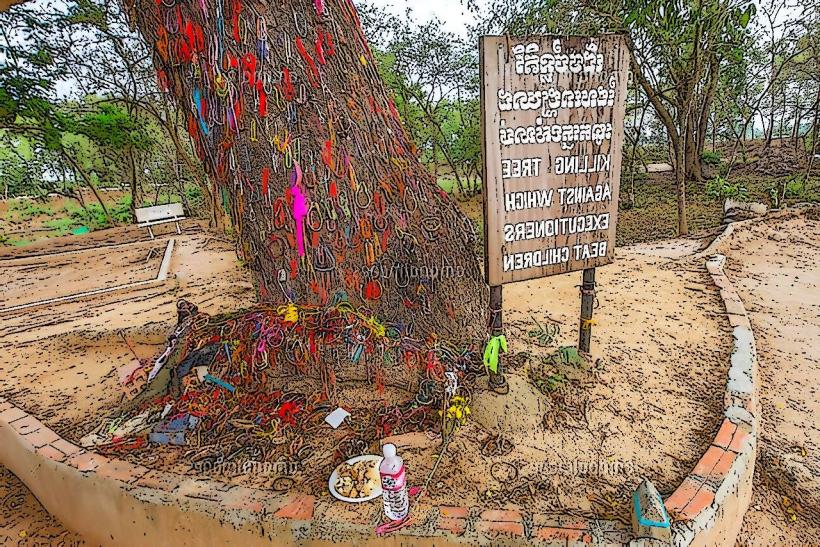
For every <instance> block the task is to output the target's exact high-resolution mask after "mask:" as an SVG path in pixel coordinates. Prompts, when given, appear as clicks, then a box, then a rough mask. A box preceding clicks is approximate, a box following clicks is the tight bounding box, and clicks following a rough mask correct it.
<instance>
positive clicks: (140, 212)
mask: <svg viewBox="0 0 820 547" xmlns="http://www.w3.org/2000/svg"><path fill="white" fill-rule="evenodd" d="M134 214H135V215H136V216H137V226H139V227H145V228H148V233H149V234H150V235H151V239H154V231H153V230H151V226H154V225H156V224H164V223H166V222H175V223H176V225H177V233H178V234H181V233H182V231H181V230H180V229H179V221H180V220H184V219H185V211H184V210H183V209H182V204H181V203H169V204H167V205H155V206H153V207H140V208H139V209H136V210H135V211H134Z"/></svg>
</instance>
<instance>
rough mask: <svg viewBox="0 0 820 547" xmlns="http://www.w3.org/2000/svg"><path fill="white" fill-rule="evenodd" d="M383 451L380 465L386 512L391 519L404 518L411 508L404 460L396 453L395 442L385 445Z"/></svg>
mask: <svg viewBox="0 0 820 547" xmlns="http://www.w3.org/2000/svg"><path fill="white" fill-rule="evenodd" d="M382 451H383V452H384V459H383V460H382V463H381V465H380V466H379V475H381V479H382V501H383V502H384V514H385V515H387V518H389V519H390V520H403V519H404V518H405V517H407V513H408V512H409V510H410V499H409V496H408V495H407V479H406V476H405V469H404V461H403V460H402V459H401V458H400V457H399V456H398V455H396V445H394V444H386V445H384V447H383V448H382Z"/></svg>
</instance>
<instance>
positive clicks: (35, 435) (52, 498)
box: [0, 256, 759, 547]
mask: <svg viewBox="0 0 820 547" xmlns="http://www.w3.org/2000/svg"><path fill="white" fill-rule="evenodd" d="M724 260H725V259H724V257H722V256H716V257H713V258H711V259H709V260H708V261H707V268H708V270H709V273H710V274H711V275H712V279H713V280H714V282H715V284H716V285H717V287H719V288H720V291H721V297H722V298H723V302H724V305H725V308H726V312H727V316H728V320H729V323H730V324H731V326H732V327H733V329H734V331H733V337H734V351H733V353H732V361H731V366H730V369H729V379H728V382H727V384H726V392H725V403H726V406H725V413H724V419H723V422H722V424H721V426H720V429H719V431H718V433H717V435H716V437H715V439H714V440H713V442H712V445H711V446H710V447H709V449H708V450H707V451H706V453H705V454H704V455H703V457H702V458H701V459H700V461H699V462H698V463H697V465H696V466H695V468H694V469H693V470H692V471H691V473H690V474H689V476H688V477H686V479H685V480H684V481H683V482H682V483H681V484H680V486H679V487H678V488H677V490H675V492H674V493H673V494H672V495H671V496H670V497H669V498H668V499H667V500H666V502H665V505H666V508H667V511H668V512H669V514H670V516H671V518H672V519H673V521H674V522H673V524H672V534H673V543H674V544H675V545H676V546H688V545H704V546H707V545H708V546H710V547H711V546H715V545H733V544H734V541H735V537H736V536H737V533H738V532H739V530H740V527H741V524H742V521H743V515H744V514H745V512H746V509H747V508H748V505H749V501H750V499H751V495H752V476H753V474H754V463H755V456H756V446H757V442H756V440H757V436H758V427H759V425H758V424H759V421H758V418H757V411H756V409H757V391H758V375H757V360H756V355H755V343H754V337H753V335H752V331H751V326H750V324H749V320H748V317H747V316H746V311H745V309H744V307H743V303H742V302H741V300H740V298H738V296H737V293H736V292H735V291H734V289H733V288H732V286H731V284H730V283H729V281H728V279H727V278H726V276H725V275H724V274H723V263H724ZM0 461H2V463H3V464H4V465H6V466H7V467H8V468H9V469H10V470H11V471H12V472H13V473H14V474H15V475H17V476H18V477H19V478H20V479H21V480H22V481H23V482H24V483H25V484H26V485H27V486H28V488H29V489H30V490H31V491H32V492H33V493H34V495H35V496H36V497H37V499H38V500H40V502H41V503H42V504H43V506H44V507H45V508H46V510H48V511H49V513H51V514H52V515H54V516H55V517H56V518H58V519H59V520H60V521H61V522H62V523H63V524H64V525H65V526H66V527H67V528H69V529H71V530H73V531H75V532H77V533H79V534H81V535H83V536H84V537H85V538H86V539H87V540H88V541H89V542H90V543H92V544H100V545H125V546H130V545H134V546H139V545H152V546H157V545H202V544H208V545H219V544H234V543H235V544H242V545H257V544H266V545H270V544H271V543H273V544H275V545H289V544H296V543H298V544H299V545H313V544H317V545H329V544H336V545H338V544H348V545H396V546H398V545H419V546H422V545H431V546H432V545H447V544H472V545H475V544H482V545H493V546H496V545H521V544H538V545H562V546H567V545H583V544H593V543H594V544H596V545H597V544H605V545H627V544H630V543H632V544H640V543H641V541H640V540H634V539H633V538H632V536H631V533H630V532H629V531H627V530H625V529H624V527H623V526H622V525H620V524H617V523H615V522H612V521H597V520H596V521H587V520H585V519H583V518H578V517H571V516H563V515H539V514H532V513H528V512H525V511H521V512H519V511H504V510H496V509H486V508H481V507H460V506H441V507H436V506H433V505H430V504H426V505H425V504H424V503H421V504H419V506H418V507H417V509H416V512H415V515H416V516H415V522H414V524H413V525H412V526H410V527H408V528H406V529H404V530H402V531H401V532H399V533H396V534H391V535H390V536H388V537H386V538H376V537H375V536H374V530H375V526H376V524H377V519H378V517H379V514H380V511H379V507H375V506H373V505H372V504H371V505H370V506H366V505H365V506H361V508H360V509H361V510H360V511H353V512H350V511H348V512H347V513H345V511H344V510H340V507H343V504H340V503H337V504H333V503H330V502H328V501H326V500H317V499H316V498H315V497H314V496H311V495H307V494H303V493H299V492H292V493H275V492H271V491H268V490H260V489H254V488H246V487H242V486H235V485H230V484H225V483H221V482H217V481H212V480H207V479H201V478H197V477H190V476H182V475H175V474H171V473H166V472H162V471H157V470H150V469H148V468H145V467H142V466H139V465H133V464H131V463H128V462H125V461H121V460H115V459H110V458H107V457H105V456H102V455H100V454H97V453H94V452H91V451H87V450H84V449H82V448H80V447H78V446H76V445H74V444H72V443H70V442H68V441H66V440H65V439H62V438H60V436H59V435H57V433H55V432H54V431H52V430H51V429H49V428H48V427H47V426H45V425H44V424H42V423H41V422H40V421H38V420H37V419H36V418H35V417H33V416H31V415H29V414H27V413H26V412H25V411H23V410H22V409H20V408H18V407H16V406H15V405H13V404H12V403H11V402H9V401H7V400H5V399H3V398H0Z"/></svg>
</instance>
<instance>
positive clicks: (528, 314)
mask: <svg viewBox="0 0 820 547" xmlns="http://www.w3.org/2000/svg"><path fill="white" fill-rule="evenodd" d="M118 230H120V231H119V232H118V231H117V230H108V231H105V232H100V233H95V234H91V235H93V236H95V237H96V238H100V240H101V241H106V242H108V243H121V242H124V241H126V240H128V239H129V238H131V237H133V233H132V232H131V230H129V229H118ZM186 232H191V230H186ZM75 240H76V238H68V241H63V240H55V243H57V244H58V246H59V247H60V248H61V249H62V250H66V249H70V248H75V247H76V245H77V243H75ZM699 247H700V243H699V242H697V241H694V240H687V241H683V242H672V243H669V242H667V243H659V244H656V245H641V246H636V247H630V248H622V249H619V250H618V259H617V261H616V263H615V264H613V265H611V266H608V267H606V268H601V269H599V289H600V292H599V296H598V300H599V304H600V307H599V308H598V310H597V311H596V318H597V320H598V325H597V326H595V327H594V334H593V359H592V363H594V365H593V364H590V365H589V366H585V367H582V368H578V367H566V366H564V367H563V368H561V367H559V368H558V369H556V372H562V373H564V374H565V375H566V376H567V378H568V380H567V381H566V384H565V386H564V388H563V389H561V390H560V391H559V392H560V394H561V395H560V397H557V398H556V397H554V396H549V395H544V394H542V393H540V392H539V391H538V390H536V389H535V388H534V387H533V385H532V383H531V382H529V381H528V380H527V377H528V370H529V369H530V368H532V367H538V366H540V365H539V363H540V362H541V361H542V359H543V358H544V357H545V356H546V355H547V354H549V353H550V352H552V351H554V350H555V349H556V347H557V346H559V345H574V344H575V343H576V339H577V332H576V329H577V314H578V306H579V295H578V289H577V285H578V283H579V281H580V279H579V278H580V274H577V273H575V274H568V275H565V276H559V277H554V278H549V279H543V280H539V281H533V282H528V283H521V284H517V285H514V286H510V287H508V288H507V289H506V290H505V309H506V310H507V315H506V320H507V322H508V325H509V328H508V338H509V340H510V344H511V347H510V356H509V357H510V358H509V360H508V362H509V365H510V368H509V380H510V385H511V387H512V389H511V392H510V394H509V395H507V396H504V397H500V396H496V395H492V394H488V393H485V394H482V395H480V396H477V397H476V400H475V401H474V402H473V404H472V407H473V411H474V417H475V420H474V421H473V423H472V424H471V425H469V426H467V428H466V429H465V430H463V431H462V432H461V433H460V434H459V436H458V437H457V438H456V439H455V440H454V441H453V443H452V444H451V446H450V448H449V450H448V458H447V459H446V460H445V462H444V463H443V464H442V466H441V468H440V470H439V472H438V475H437V478H436V480H435V481H434V482H433V487H432V488H431V493H432V494H433V497H434V499H436V500H437V501H442V502H448V503H466V504H472V503H479V502H481V503H485V504H488V505H493V504H495V505H498V506H501V507H514V506H516V505H519V506H520V505H527V506H528V509H533V508H538V509H541V510H545V511H548V510H551V509H553V510H563V509H569V510H572V511H574V512H578V513H580V514H586V515H597V516H600V517H605V518H615V519H621V520H625V519H626V518H627V515H628V503H627V499H628V495H629V494H630V492H631V490H632V488H634V486H635V485H636V484H637V482H638V481H639V480H640V478H641V477H643V476H647V477H650V478H651V479H652V480H653V481H654V482H655V484H656V486H657V487H658V488H659V490H660V491H661V493H663V494H668V493H669V492H671V490H672V489H673V488H674V487H675V486H676V485H677V483H678V482H679V481H680V480H681V479H682V477H683V476H684V475H685V474H686V473H688V471H689V470H690V469H691V467H692V466H693V465H694V463H695V462H696V461H697V459H698V457H699V456H700V454H701V453H702V452H703V451H704V450H705V449H706V447H707V446H708V444H709V440H710V439H711V437H712V436H713V435H714V433H715V430H716V428H717V425H718V421H719V420H718V416H719V413H720V410H721V407H722V397H721V395H720V393H721V392H722V385H723V382H724V381H725V373H726V368H727V364H728V357H729V348H728V342H727V337H726V335H725V334H726V332H728V331H727V329H728V325H727V324H726V321H725V318H724V317H723V316H722V314H721V305H720V301H719V299H718V295H717V293H716V292H715V291H713V290H711V289H710V288H709V287H708V277H707V275H706V274H705V270H704V268H703V265H702V264H701V263H700V261H691V260H688V259H686V258H685V257H686V255H688V254H689V253H691V252H692V251H694V250H697V248H699ZM10 252H11V253H13V254H14V255H17V256H19V251H17V250H14V251H10ZM100 254H105V251H103V252H101V253H100ZM682 257H683V258H682ZM86 264H87V266H84V268H83V270H84V272H85V275H86V276H87V278H86V279H85V280H84V281H82V282H83V283H85V284H87V285H89V286H91V285H93V284H94V279H96V276H97V274H98V271H97V270H98V269H103V270H104V269H106V268H107V266H106V265H105V262H104V261H102V260H100V261H95V260H93V259H89V260H88V262H87V263H86ZM171 272H172V274H173V279H172V280H169V282H168V283H167V284H166V285H165V286H162V287H156V288H148V289H144V290H140V291H136V292H132V293H128V294H118V295H108V296H101V297H97V298H94V299H91V300H85V301H83V302H80V303H70V304H63V305H59V306H56V307H48V308H36V309H34V310H32V311H30V312H28V313H26V314H12V315H10V316H6V317H3V321H2V326H0V340H2V342H0V351H2V357H0V378H3V380H2V384H0V386H1V389H0V392H1V393H3V394H4V395H6V396H8V397H9V398H10V399H11V400H13V401H14V402H15V403H17V404H19V405H21V406H23V407H25V408H27V409H28V410H30V411H31V412H33V413H34V414H35V415H37V416H38V417H40V418H41V419H43V420H44V421H45V422H46V423H48V424H49V425H50V426H51V427H54V428H55V429H56V430H57V431H58V432H60V433H61V434H63V435H65V436H66V437H69V438H72V439H78V438H79V437H80V436H82V435H83V434H84V433H86V432H87V431H89V430H90V429H92V428H93V427H94V426H95V425H97V424H98V423H99V420H100V419H101V418H102V417H103V416H106V415H108V414H110V413H111V411H112V410H113V409H115V408H116V406H117V403H118V401H119V391H118V386H117V380H116V370H117V368H118V367H120V366H122V365H124V364H126V363H127V362H129V361H130V360H131V359H132V358H133V355H132V348H133V351H135V352H136V353H137V356H138V357H142V358H144V357H148V356H150V355H152V354H153V353H154V352H156V350H157V349H158V348H159V347H160V346H161V345H162V344H163V342H164V338H165V335H166V334H167V333H168V331H169V330H170V327H171V325H172V324H173V322H174V321H175V307H174V303H175V302H176V300H177V299H178V298H187V299H189V300H191V301H192V302H195V303H197V304H198V305H199V306H200V308H201V309H202V310H203V311H206V312H208V313H217V312H219V311H223V310H230V309H237V308H240V307H245V306H249V305H251V304H252V303H253V292H252V288H251V286H250V283H249V282H248V281H247V276H246V273H245V272H244V271H242V270H241V269H240V267H239V266H238V262H237V261H236V259H235V256H234V254H233V250H232V247H231V245H230V244H228V243H226V242H223V241H220V240H218V239H215V238H213V237H211V236H209V235H208V234H207V233H204V232H199V233H186V234H184V235H183V236H181V237H178V238H177V247H176V250H175V254H174V258H173V260H172V264H171ZM10 297H13V293H12V295H10ZM533 318H535V319H536V320H537V321H538V322H540V323H541V324H544V323H546V322H554V323H553V324H557V325H560V327H561V332H560V334H558V335H557V336H556V337H555V339H554V340H551V341H550V342H549V343H546V344H544V345H543V346H542V345H539V343H538V342H537V341H536V339H535V338H534V337H532V336H530V335H528V333H529V332H530V331H531V330H533V329H534V323H533ZM33 325H36V328H34V327H33ZM122 336H125V338H126V339H127V340H128V342H129V344H130V346H131V347H129V345H127V344H126V343H125V342H124V340H123V338H122ZM691 363H696V364H697V365H696V366H692V365H691ZM545 418H547V420H546V421H545ZM490 433H492V434H500V435H502V436H504V437H506V438H507V439H508V440H510V441H512V445H513V449H512V451H511V452H510V453H508V454H506V455H502V456H493V457H488V458H485V459H482V457H481V456H480V455H479V454H480V452H481V448H482V444H483V441H484V439H486V437H487V435H488V434H490ZM435 451H436V447H435V446H432V447H431V446H426V447H418V448H408V449H407V451H406V458H407V460H408V463H409V466H410V469H411V473H410V479H411V481H413V482H415V483H420V482H422V481H423V479H424V477H425V476H426V474H427V471H428V470H429V469H430V467H431V465H432V462H433V457H432V456H433V454H434V453H435ZM476 462H480V463H476ZM494 464H495V465H494ZM513 470H514V471H513ZM188 472H191V470H190V469H189V470H188ZM512 473H514V474H515V475H517V478H515V479H513V480H510V475H511V474H512ZM234 478H235V479H238V480H240V481H241V480H242V477H238V478H237V477H234ZM543 481H546V483H547V484H546V486H545V487H544V488H543V489H541V490H539V491H538V492H535V493H534V494H533V493H532V492H531V491H530V493H529V494H528V493H527V491H528V490H529V487H530V486H531V485H533V484H534V483H536V482H543ZM522 496H523V497H522ZM374 507H375V506H374ZM334 510H336V509H334ZM339 510H342V509H339Z"/></svg>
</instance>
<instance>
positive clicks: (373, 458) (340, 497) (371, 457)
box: [327, 454, 383, 503]
mask: <svg viewBox="0 0 820 547" xmlns="http://www.w3.org/2000/svg"><path fill="white" fill-rule="evenodd" d="M382 459H383V458H382V457H381V456H376V455H375V454H365V455H364V456H356V457H355V458H350V459H349V460H347V461H346V462H345V463H347V464H350V465H353V464H354V463H356V462H360V461H362V460H369V461H373V462H376V468H377V469H378V467H379V465H381V463H382ZM342 465H343V464H339V465H338V466H336V469H334V470H333V473H331V474H330V480H328V483H327V486H328V488H329V489H330V493H331V495H332V496H333V497H334V498H336V499H337V500H341V501H346V502H348V503H362V502H364V501H370V500H374V499H376V498H378V497H380V496H381V495H382V487H381V484H380V485H379V486H377V487H376V488H374V489H373V492H372V493H371V494H370V495H369V496H367V497H364V498H348V497H345V496H343V495H341V494H340V493H338V492H337V491H336V481H337V480H338V479H339V467H341V466H342Z"/></svg>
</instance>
